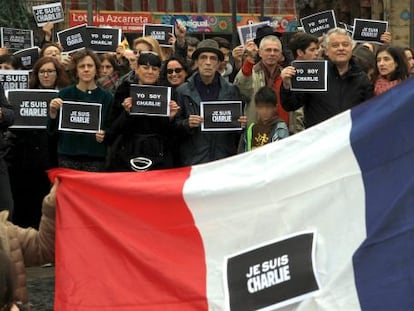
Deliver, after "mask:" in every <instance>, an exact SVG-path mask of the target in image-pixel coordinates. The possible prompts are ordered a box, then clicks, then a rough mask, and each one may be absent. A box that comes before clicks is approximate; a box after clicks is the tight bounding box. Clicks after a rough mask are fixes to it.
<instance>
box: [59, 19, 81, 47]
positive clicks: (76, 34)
mask: <svg viewBox="0 0 414 311" xmlns="http://www.w3.org/2000/svg"><path fill="white" fill-rule="evenodd" d="M57 37H58V41H59V42H60V44H61V45H62V48H63V51H64V52H74V51H78V50H81V49H83V48H86V47H87V45H86V40H85V38H86V25H80V26H75V27H72V28H69V29H65V30H62V31H59V32H58V33H57Z"/></svg>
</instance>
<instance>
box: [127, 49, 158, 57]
mask: <svg viewBox="0 0 414 311" xmlns="http://www.w3.org/2000/svg"><path fill="white" fill-rule="evenodd" d="M133 52H134V54H135V55H140V54H153V55H156V56H158V54H157V53H155V52H153V51H143V50H134V51H133Z"/></svg>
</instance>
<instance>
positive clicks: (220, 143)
mask: <svg viewBox="0 0 414 311" xmlns="http://www.w3.org/2000/svg"><path fill="white" fill-rule="evenodd" d="M192 58H193V60H194V61H195V62H196V64H197V68H198V70H197V71H196V72H195V73H194V74H193V75H192V76H191V77H190V78H189V79H188V81H187V82H185V83H184V84H182V85H181V86H180V87H179V88H178V89H177V104H178V105H179V106H180V108H181V109H180V110H179V111H178V114H177V116H176V118H175V124H176V129H177V131H178V133H179V140H180V143H179V149H180V151H179V158H180V162H181V163H180V165H182V166H188V165H194V164H200V163H206V162H210V161H214V160H218V159H222V158H225V157H228V156H231V155H234V154H236V153H237V146H238V142H239V139H240V131H239V132H232V131H222V132H202V131H201V130H200V125H201V123H202V122H203V118H202V117H201V116H200V102H202V101H238V100H241V98H240V93H239V90H238V89H237V87H235V86H233V85H231V84H229V83H228V82H227V81H225V80H224V79H223V77H221V75H220V74H219V73H218V72H217V69H218V67H219V64H220V62H221V61H223V59H224V55H223V53H222V52H221V51H220V49H219V47H218V43H217V42H216V41H214V40H211V39H206V40H204V41H201V42H200V44H199V45H198V47H197V49H196V50H195V51H194V53H193V55H192ZM238 121H239V122H240V123H241V126H242V127H243V126H245V125H246V123H247V118H246V117H245V116H241V117H240V118H239V120H238Z"/></svg>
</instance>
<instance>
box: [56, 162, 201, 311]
mask: <svg viewBox="0 0 414 311" xmlns="http://www.w3.org/2000/svg"><path fill="white" fill-rule="evenodd" d="M189 174H190V169H189V168H185V169H179V170H168V171H157V172H147V173H112V174H111V173H87V172H78V171H72V170H65V169H57V170H54V171H52V172H51V173H50V177H51V180H54V178H55V177H58V178H59V180H60V185H59V188H58V194H57V201H58V207H57V216H56V285H55V286H56V291H55V310H58V311H62V310H63V311H66V310H67V311H69V310H70V311H78V310H82V311H89V310H94V311H95V310H97V308H100V309H102V310H122V311H132V310H134V311H136V310H149V311H151V310H154V311H155V310H207V298H206V263H205V253H204V248H203V243H202V240H201V236H200V233H199V231H198V230H197V228H196V227H195V225H194V219H193V217H192V214H191V213H190V211H189V210H188V208H187V206H186V204H185V202H184V199H183V195H182V189H183V185H184V182H185V181H186V179H187V178H188V176H189ZM146 189H148V191H146ZM154 189H156V191H155V193H157V194H156V195H154ZM136 193H139V196H138V195H136ZM165 202H168V204H165Z"/></svg>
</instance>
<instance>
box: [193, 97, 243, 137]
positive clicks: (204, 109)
mask: <svg viewBox="0 0 414 311" xmlns="http://www.w3.org/2000/svg"><path fill="white" fill-rule="evenodd" d="M200 115H201V117H203V119H204V121H203V123H201V130H202V131H235V130H241V129H242V128H241V124H240V122H239V121H237V120H238V119H239V118H240V116H241V115H242V102H241V101H212V102H201V103H200Z"/></svg>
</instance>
